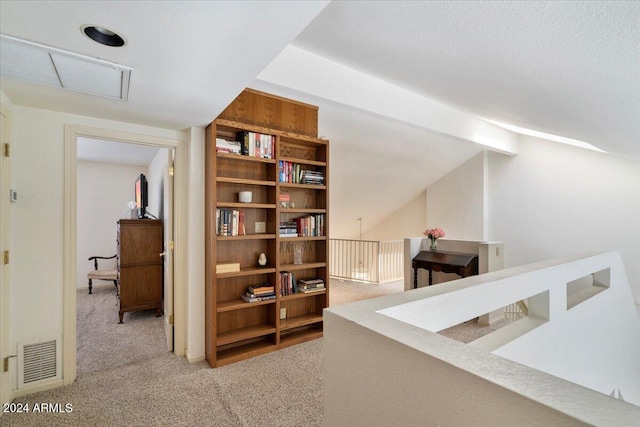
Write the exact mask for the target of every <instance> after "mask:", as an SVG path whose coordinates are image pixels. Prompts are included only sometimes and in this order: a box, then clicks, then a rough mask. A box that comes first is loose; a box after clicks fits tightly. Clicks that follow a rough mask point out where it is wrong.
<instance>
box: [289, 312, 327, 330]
mask: <svg viewBox="0 0 640 427" xmlns="http://www.w3.org/2000/svg"><path fill="white" fill-rule="evenodd" d="M318 322H322V314H305V315H302V316H296V317H291V318H289V319H284V320H281V321H280V330H281V331H286V330H287V329H292V328H298V327H300V326H305V325H311V324H313V323H318Z"/></svg>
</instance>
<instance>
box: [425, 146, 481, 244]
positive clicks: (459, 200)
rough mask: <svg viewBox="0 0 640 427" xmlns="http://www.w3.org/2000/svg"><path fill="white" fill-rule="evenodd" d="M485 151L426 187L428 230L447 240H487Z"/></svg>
mask: <svg viewBox="0 0 640 427" xmlns="http://www.w3.org/2000/svg"><path fill="white" fill-rule="evenodd" d="M486 156H487V155H486V152H482V153H480V154H477V155H476V156H475V157H473V158H472V159H471V160H468V161H467V162H465V163H464V164H463V165H462V166H460V167H458V168H457V169H455V170H454V171H452V172H451V173H449V174H447V175H446V176H445V177H443V178H442V179H440V180H439V181H438V182H436V183H435V184H432V185H430V186H429V187H428V188H427V228H435V227H440V228H442V229H443V230H444V231H445V233H446V237H447V238H448V239H457V240H487V227H486V218H487V214H486V210H487V208H486V204H485V200H486V197H485V195H486V188H487V187H486V179H485V176H486V158H487V157H486Z"/></svg>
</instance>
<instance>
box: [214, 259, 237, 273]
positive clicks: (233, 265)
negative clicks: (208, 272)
mask: <svg viewBox="0 0 640 427" xmlns="http://www.w3.org/2000/svg"><path fill="white" fill-rule="evenodd" d="M236 271H240V263H239V262H221V263H220V264H216V274H220V273H234V272H236Z"/></svg>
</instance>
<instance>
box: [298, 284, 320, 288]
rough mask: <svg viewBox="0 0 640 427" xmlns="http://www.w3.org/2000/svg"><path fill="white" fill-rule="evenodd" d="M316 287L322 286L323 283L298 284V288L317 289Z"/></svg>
mask: <svg viewBox="0 0 640 427" xmlns="http://www.w3.org/2000/svg"><path fill="white" fill-rule="evenodd" d="M317 288H324V283H318V284H315V285H301V284H298V289H317Z"/></svg>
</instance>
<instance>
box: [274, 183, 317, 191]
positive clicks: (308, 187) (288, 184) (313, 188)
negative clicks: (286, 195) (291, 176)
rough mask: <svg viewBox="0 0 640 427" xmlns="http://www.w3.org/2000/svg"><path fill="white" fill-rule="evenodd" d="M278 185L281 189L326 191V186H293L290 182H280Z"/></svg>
mask: <svg viewBox="0 0 640 427" xmlns="http://www.w3.org/2000/svg"><path fill="white" fill-rule="evenodd" d="M278 185H279V186H280V187H286V188H305V189H308V190H326V189H327V186H326V185H316V184H292V183H290V182H279V183H278Z"/></svg>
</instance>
